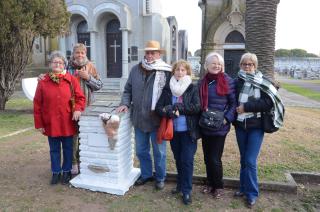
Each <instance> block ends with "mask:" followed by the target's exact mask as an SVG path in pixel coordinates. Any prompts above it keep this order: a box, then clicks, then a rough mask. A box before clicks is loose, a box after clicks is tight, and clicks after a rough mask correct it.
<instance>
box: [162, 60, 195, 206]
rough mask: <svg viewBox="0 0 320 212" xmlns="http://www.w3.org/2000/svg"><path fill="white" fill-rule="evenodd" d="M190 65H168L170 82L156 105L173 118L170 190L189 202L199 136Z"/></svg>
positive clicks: (185, 63) (179, 63)
mask: <svg viewBox="0 0 320 212" xmlns="http://www.w3.org/2000/svg"><path fill="white" fill-rule="evenodd" d="M191 72H192V70H191V67H190V64H189V63H188V62H187V61H184V60H179V61H177V62H176V63H175V64H174V65H173V67H172V74H173V76H172V77H171V79H170V86H168V87H165V88H164V90H163V92H162V94H161V96H160V99H159V101H158V102H157V105H156V112H157V113H158V114H159V115H160V116H162V117H169V118H172V119H173V129H174V133H173V139H172V140H171V142H170V145H171V150H172V152H173V155H174V159H175V161H176V168H177V173H178V175H177V185H176V188H175V189H174V190H172V193H173V194H177V193H182V195H183V196H182V201H183V203H184V204H186V205H188V204H190V203H191V202H192V200H191V190H192V176H193V161H194V155H195V153H196V150H197V139H198V138H199V129H198V121H199V112H200V100H199V91H198V88H197V86H196V85H193V84H192V78H191Z"/></svg>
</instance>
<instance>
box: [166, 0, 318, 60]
mask: <svg viewBox="0 0 320 212" xmlns="http://www.w3.org/2000/svg"><path fill="white" fill-rule="evenodd" d="M198 1H199V0H161V2H162V10H163V15H164V16H166V17H167V16H175V17H176V19H177V21H178V28H179V29H180V30H181V29H185V30H187V32H188V40H189V51H191V52H192V54H193V53H194V52H195V51H196V50H197V49H199V48H200V44H201V13H202V12H201V9H200V7H198ZM319 10H320V0H304V1H300V0H280V3H279V5H278V11H277V26H276V49H279V48H282V49H294V48H300V49H305V50H306V51H307V52H309V53H314V54H317V55H320V12H319Z"/></svg>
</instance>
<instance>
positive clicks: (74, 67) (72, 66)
mask: <svg viewBox="0 0 320 212" xmlns="http://www.w3.org/2000/svg"><path fill="white" fill-rule="evenodd" d="M89 62H90V61H89V60H88V58H87V57H86V59H85V60H84V61H83V62H82V63H78V62H77V61H75V59H74V57H73V56H72V57H71V58H70V60H69V64H68V67H67V70H68V72H69V73H70V74H71V75H72V76H75V77H76V78H77V79H78V81H79V83H80V87H81V90H82V92H83V94H84V96H85V97H86V103H87V106H89V104H90V103H91V101H92V97H91V95H90V92H91V91H90V88H89V87H88V85H87V84H86V82H85V80H83V79H81V78H80V76H79V75H78V70H80V69H82V68H84V69H86V68H87V67H88V66H87V65H88V64H89Z"/></svg>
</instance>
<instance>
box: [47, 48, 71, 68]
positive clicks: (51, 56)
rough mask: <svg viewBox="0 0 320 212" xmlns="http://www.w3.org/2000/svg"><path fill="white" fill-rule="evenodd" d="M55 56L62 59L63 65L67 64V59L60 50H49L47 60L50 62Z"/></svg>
mask: <svg viewBox="0 0 320 212" xmlns="http://www.w3.org/2000/svg"><path fill="white" fill-rule="evenodd" d="M55 58H60V59H61V60H63V62H64V66H66V65H67V60H66V58H65V57H64V55H63V54H62V52H60V51H53V52H51V54H50V56H49V61H50V62H52V61H53V59H55Z"/></svg>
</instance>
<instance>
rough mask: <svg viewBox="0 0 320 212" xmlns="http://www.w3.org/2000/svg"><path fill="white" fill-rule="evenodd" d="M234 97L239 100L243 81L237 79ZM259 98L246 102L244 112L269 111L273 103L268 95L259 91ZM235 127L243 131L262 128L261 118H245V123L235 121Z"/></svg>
mask: <svg viewBox="0 0 320 212" xmlns="http://www.w3.org/2000/svg"><path fill="white" fill-rule="evenodd" d="M236 84H237V86H236V95H237V99H239V94H240V92H241V90H242V87H243V84H244V80H243V79H240V78H238V79H237V82H236ZM260 91H261V92H260V94H261V97H260V98H259V99H254V100H252V99H249V100H248V102H246V103H245V104H244V105H243V106H244V111H245V112H253V113H257V112H266V111H270V110H271V108H272V107H273V102H272V100H271V98H270V97H269V96H268V94H266V93H264V92H263V91H262V90H260ZM235 126H238V127H242V128H244V129H252V128H262V121H261V117H260V118H256V117H252V118H247V119H246V120H245V121H243V122H240V121H235Z"/></svg>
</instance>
